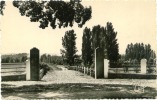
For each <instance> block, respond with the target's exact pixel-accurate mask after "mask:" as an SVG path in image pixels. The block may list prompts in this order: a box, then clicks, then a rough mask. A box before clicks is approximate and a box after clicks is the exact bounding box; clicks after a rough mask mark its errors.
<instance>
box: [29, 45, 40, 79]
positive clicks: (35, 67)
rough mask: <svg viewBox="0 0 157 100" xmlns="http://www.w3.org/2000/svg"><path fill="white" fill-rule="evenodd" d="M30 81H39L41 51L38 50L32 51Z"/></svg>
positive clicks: (33, 49)
mask: <svg viewBox="0 0 157 100" xmlns="http://www.w3.org/2000/svg"><path fill="white" fill-rule="evenodd" d="M30 80H31V81H39V50H38V49H37V48H32V49H31V50H30Z"/></svg>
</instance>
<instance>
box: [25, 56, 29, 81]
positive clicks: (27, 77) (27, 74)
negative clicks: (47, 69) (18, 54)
mask: <svg viewBox="0 0 157 100" xmlns="http://www.w3.org/2000/svg"><path fill="white" fill-rule="evenodd" d="M26 80H27V81H28V80H30V58H29V57H28V58H27V60H26Z"/></svg>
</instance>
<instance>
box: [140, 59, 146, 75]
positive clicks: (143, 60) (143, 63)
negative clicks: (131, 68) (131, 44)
mask: <svg viewBox="0 0 157 100" xmlns="http://www.w3.org/2000/svg"><path fill="white" fill-rule="evenodd" d="M146 66H147V60H146V59H141V74H146V73H147V68H146Z"/></svg>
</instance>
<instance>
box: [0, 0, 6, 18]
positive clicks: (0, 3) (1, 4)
mask: <svg viewBox="0 0 157 100" xmlns="http://www.w3.org/2000/svg"><path fill="white" fill-rule="evenodd" d="M4 6H5V1H0V15H3V9H4Z"/></svg>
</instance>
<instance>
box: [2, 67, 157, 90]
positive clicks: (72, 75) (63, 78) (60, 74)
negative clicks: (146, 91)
mask: <svg viewBox="0 0 157 100" xmlns="http://www.w3.org/2000/svg"><path fill="white" fill-rule="evenodd" d="M50 67H51V70H50V71H49V72H48V73H47V74H46V75H45V76H44V77H43V78H42V80H41V81H12V82H1V84H8V85H14V86H15V87H18V86H23V85H35V84H54V83H90V84H122V85H137V86H144V87H153V88H156V89H157V81H156V80H152V79H151V80H144V79H140V80H139V79H94V78H93V77H91V76H89V75H86V74H83V73H81V72H78V71H74V70H67V69H66V68H65V67H64V66H62V65H57V66H56V67H57V70H54V69H56V68H53V67H54V66H51V65H50ZM58 69H60V70H58Z"/></svg>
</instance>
